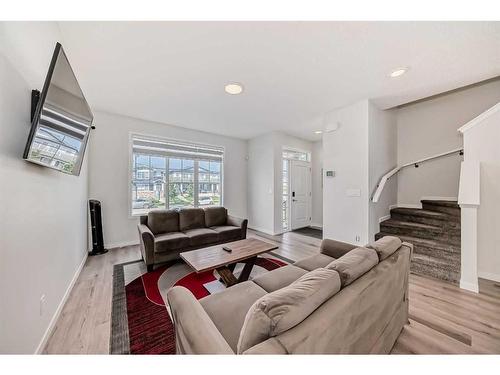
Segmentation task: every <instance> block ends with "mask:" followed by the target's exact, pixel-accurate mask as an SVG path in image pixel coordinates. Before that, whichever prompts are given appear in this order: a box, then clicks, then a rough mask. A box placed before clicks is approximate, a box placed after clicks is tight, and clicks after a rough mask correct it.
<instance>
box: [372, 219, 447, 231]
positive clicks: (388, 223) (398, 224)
mask: <svg viewBox="0 0 500 375" xmlns="http://www.w3.org/2000/svg"><path fill="white" fill-rule="evenodd" d="M380 226H390V227H399V228H412V229H427V230H441V227H438V226H436V225H430V224H422V223H414V222H411V221H402V220H395V219H389V220H385V221H383V222H381V223H380Z"/></svg>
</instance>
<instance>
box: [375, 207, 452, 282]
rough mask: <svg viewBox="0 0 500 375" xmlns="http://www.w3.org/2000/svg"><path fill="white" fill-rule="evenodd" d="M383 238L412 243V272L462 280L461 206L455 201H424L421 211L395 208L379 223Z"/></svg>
mask: <svg viewBox="0 0 500 375" xmlns="http://www.w3.org/2000/svg"><path fill="white" fill-rule="evenodd" d="M383 236H397V237H399V238H401V240H402V241H406V242H409V243H412V244H413V246H414V248H413V258H412V262H411V272H412V273H415V274H418V275H425V276H431V277H434V278H437V279H441V280H445V281H449V282H452V283H458V281H459V280H460V206H459V205H458V204H457V202H456V201H455V202H453V201H439V200H422V208H421V209H420V208H393V209H392V210H391V218H390V219H388V220H386V221H383V222H381V223H380V233H377V234H376V235H375V239H379V238H381V237H383Z"/></svg>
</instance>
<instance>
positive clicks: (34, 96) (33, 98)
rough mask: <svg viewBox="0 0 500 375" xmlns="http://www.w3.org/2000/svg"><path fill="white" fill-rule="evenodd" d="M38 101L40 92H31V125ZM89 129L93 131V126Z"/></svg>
mask: <svg viewBox="0 0 500 375" xmlns="http://www.w3.org/2000/svg"><path fill="white" fill-rule="evenodd" d="M39 101H40V90H31V117H30V120H31V123H33V118H34V117H35V112H36V106H37V105H38V102H39ZM90 129H95V126H94V125H91V126H90Z"/></svg>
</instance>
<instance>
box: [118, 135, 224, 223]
mask: <svg viewBox="0 0 500 375" xmlns="http://www.w3.org/2000/svg"><path fill="white" fill-rule="evenodd" d="M207 134H210V133H207ZM134 136H138V137H144V138H151V139H152V140H159V141H162V140H163V141H165V142H179V143H184V144H190V145H193V146H206V147H214V148H220V149H221V150H222V159H221V170H220V185H221V188H220V206H222V207H224V168H225V159H226V147H225V146H220V145H213V144H208V143H201V142H193V141H189V140H185V139H179V138H169V137H163V136H161V135H154V134H149V133H140V132H136V131H130V132H129V145H128V172H127V178H128V180H127V186H128V202H127V205H128V218H129V219H132V220H136V219H137V218H138V217H140V216H142V215H144V214H133V213H132V162H133V155H134V150H133V145H134V141H133V139H134ZM167 168H168V165H167ZM195 170H196V169H193V173H195ZM167 172H168V171H167ZM194 184H195V182H194V181H193V185H194ZM193 188H194V186H193ZM165 193H166V195H167V196H166V197H168V182H167V183H166V190H165ZM195 199H196V198H195ZM165 205H167V199H165ZM167 209H168V208H167ZM146 214H147V213H146Z"/></svg>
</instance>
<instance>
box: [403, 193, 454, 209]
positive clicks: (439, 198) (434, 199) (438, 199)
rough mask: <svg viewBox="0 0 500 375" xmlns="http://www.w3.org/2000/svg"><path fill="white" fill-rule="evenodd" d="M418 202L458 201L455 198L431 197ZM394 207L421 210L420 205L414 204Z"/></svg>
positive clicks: (421, 198)
mask: <svg viewBox="0 0 500 375" xmlns="http://www.w3.org/2000/svg"><path fill="white" fill-rule="evenodd" d="M420 200H422V201H425V200H427V201H458V198H457V197H433V196H425V197H420ZM396 207H401V208H422V203H419V204H416V203H398V204H397V205H396Z"/></svg>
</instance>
